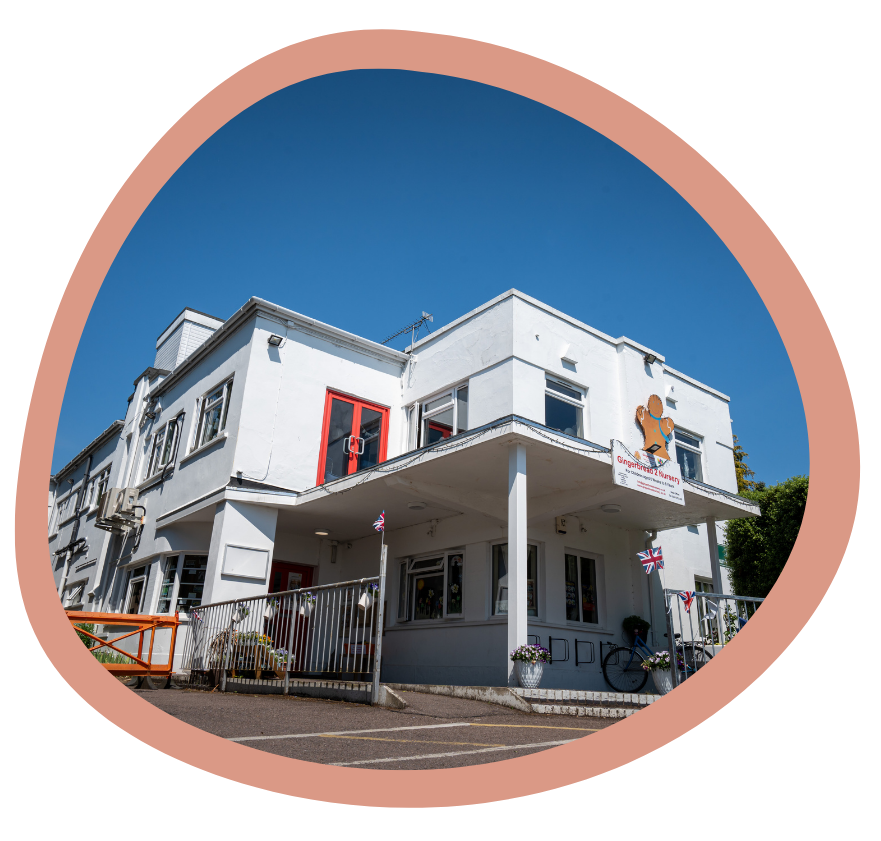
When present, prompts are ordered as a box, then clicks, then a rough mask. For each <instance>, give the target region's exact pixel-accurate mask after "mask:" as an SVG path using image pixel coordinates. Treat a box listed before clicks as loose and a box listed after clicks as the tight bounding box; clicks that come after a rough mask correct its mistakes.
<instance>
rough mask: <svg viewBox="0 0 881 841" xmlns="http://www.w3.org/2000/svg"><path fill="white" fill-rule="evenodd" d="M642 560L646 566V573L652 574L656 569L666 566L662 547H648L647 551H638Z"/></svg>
mask: <svg viewBox="0 0 881 841" xmlns="http://www.w3.org/2000/svg"><path fill="white" fill-rule="evenodd" d="M636 554H637V555H638V557H639V560H640V562H641V563H642V565H643V566H644V567H645V574H646V575H651V574H652V573H653V572H654V571H655V570H656V569H663V568H664V556H663V555H662V554H661V547H660V546H658V548H657V549H647V550H646V551H645V552H637V553H636Z"/></svg>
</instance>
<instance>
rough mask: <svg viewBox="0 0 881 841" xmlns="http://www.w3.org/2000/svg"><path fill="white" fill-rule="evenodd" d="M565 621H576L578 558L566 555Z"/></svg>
mask: <svg viewBox="0 0 881 841" xmlns="http://www.w3.org/2000/svg"><path fill="white" fill-rule="evenodd" d="M566 619H567V620H568V621H570V622H577V621H578V558H576V557H575V555H566Z"/></svg>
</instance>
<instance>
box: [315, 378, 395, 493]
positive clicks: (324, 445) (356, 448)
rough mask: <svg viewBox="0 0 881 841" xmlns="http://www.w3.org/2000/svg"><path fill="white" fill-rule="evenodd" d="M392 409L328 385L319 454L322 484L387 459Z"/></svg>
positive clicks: (319, 474)
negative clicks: (340, 391)
mask: <svg viewBox="0 0 881 841" xmlns="http://www.w3.org/2000/svg"><path fill="white" fill-rule="evenodd" d="M388 413H389V410H388V408H387V407H386V406H377V405H376V404H375V403H369V402H367V401H366V400H361V399H360V398H358V397H352V396H350V395H348V394H340V393H339V392H337V391H331V390H330V389H328V391H327V398H326V399H325V402H324V423H323V425H322V428H321V454H320V456H319V458H318V484H319V485H323V484H324V483H325V482H330V481H332V480H334V479H339V478H341V477H343V476H350V475H351V474H352V473H357V472H358V471H359V470H364V469H365V468H368V467H373V466H374V465H375V464H379V463H380V462H382V461H385V459H386V447H387V445H388Z"/></svg>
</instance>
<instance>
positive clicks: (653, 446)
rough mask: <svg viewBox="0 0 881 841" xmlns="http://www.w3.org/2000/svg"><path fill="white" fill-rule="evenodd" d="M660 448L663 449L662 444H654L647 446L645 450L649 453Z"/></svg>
mask: <svg viewBox="0 0 881 841" xmlns="http://www.w3.org/2000/svg"><path fill="white" fill-rule="evenodd" d="M660 449H661V445H660V444H652V445H651V447H646V449H645V451H646V452H647V453H656V452H657V451H658V450H660Z"/></svg>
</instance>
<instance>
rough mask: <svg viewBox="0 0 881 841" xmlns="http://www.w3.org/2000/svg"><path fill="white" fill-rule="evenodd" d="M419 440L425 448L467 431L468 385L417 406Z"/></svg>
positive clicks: (420, 444) (419, 443)
mask: <svg viewBox="0 0 881 841" xmlns="http://www.w3.org/2000/svg"><path fill="white" fill-rule="evenodd" d="M418 429H419V433H418V434H419V440H418V443H417V446H419V447H427V446H428V445H429V444H434V443H435V442H436V441H442V440H443V439H444V438H450V437H451V436H453V435H458V434H459V433H460V432H465V430H467V429H468V383H463V384H462V385H459V386H456V387H455V388H451V389H450V390H449V391H446V392H444V393H443V394H437V395H435V396H434V397H431V398H429V399H428V400H423V401H422V403H420V404H419V427H418Z"/></svg>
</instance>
